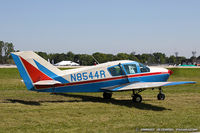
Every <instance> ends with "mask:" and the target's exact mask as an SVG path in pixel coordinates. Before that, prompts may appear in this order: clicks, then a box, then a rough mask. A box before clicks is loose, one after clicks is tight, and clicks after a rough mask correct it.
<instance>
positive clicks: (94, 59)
mask: <svg viewBox="0 0 200 133" xmlns="http://www.w3.org/2000/svg"><path fill="white" fill-rule="evenodd" d="M92 58H93V59H94V60H95V61H96V62H97V64H99V62H98V60H97V59H95V58H94V56H93V55H92Z"/></svg>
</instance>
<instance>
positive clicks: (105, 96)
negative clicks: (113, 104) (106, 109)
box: [103, 92, 112, 99]
mask: <svg viewBox="0 0 200 133" xmlns="http://www.w3.org/2000/svg"><path fill="white" fill-rule="evenodd" d="M111 97H112V93H108V92H104V93H103V98H104V99H111Z"/></svg>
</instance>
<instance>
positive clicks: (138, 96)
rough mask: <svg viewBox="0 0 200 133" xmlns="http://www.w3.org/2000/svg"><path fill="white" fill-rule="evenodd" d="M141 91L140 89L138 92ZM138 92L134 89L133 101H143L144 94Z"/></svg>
mask: <svg viewBox="0 0 200 133" xmlns="http://www.w3.org/2000/svg"><path fill="white" fill-rule="evenodd" d="M139 92H141V91H138V93H139ZM138 93H136V92H135V90H133V94H132V101H133V102H137V103H141V102H142V96H141V95H139V94H138Z"/></svg>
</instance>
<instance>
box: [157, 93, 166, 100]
mask: <svg viewBox="0 0 200 133" xmlns="http://www.w3.org/2000/svg"><path fill="white" fill-rule="evenodd" d="M157 98H158V100H165V94H163V93H159V94H158V95H157Z"/></svg>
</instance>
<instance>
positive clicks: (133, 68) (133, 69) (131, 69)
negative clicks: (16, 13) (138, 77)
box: [124, 64, 138, 74]
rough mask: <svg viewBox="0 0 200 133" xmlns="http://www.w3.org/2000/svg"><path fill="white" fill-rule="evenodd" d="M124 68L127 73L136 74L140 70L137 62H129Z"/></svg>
mask: <svg viewBox="0 0 200 133" xmlns="http://www.w3.org/2000/svg"><path fill="white" fill-rule="evenodd" d="M124 69H125V70H126V73H127V74H135V73H137V72H138V71H137V67H136V64H127V65H124Z"/></svg>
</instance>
